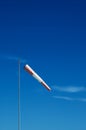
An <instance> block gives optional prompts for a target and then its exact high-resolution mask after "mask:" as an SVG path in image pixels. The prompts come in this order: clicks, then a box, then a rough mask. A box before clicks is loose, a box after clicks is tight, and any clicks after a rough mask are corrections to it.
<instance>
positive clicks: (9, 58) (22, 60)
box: [0, 55, 27, 63]
mask: <svg viewBox="0 0 86 130" xmlns="http://www.w3.org/2000/svg"><path fill="white" fill-rule="evenodd" d="M0 58H1V59H4V60H9V61H18V60H20V62H21V63H26V62H27V60H26V59H22V58H20V57H17V56H9V55H2V56H0Z"/></svg>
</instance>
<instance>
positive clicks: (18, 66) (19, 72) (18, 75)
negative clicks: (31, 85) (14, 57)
mask: <svg viewBox="0 0 86 130" xmlns="http://www.w3.org/2000/svg"><path fill="white" fill-rule="evenodd" d="M18 130H20V60H18Z"/></svg>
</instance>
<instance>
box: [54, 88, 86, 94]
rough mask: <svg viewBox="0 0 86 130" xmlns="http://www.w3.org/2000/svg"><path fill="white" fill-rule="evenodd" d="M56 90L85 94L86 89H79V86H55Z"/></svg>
mask: <svg viewBox="0 0 86 130" xmlns="http://www.w3.org/2000/svg"><path fill="white" fill-rule="evenodd" d="M54 89H55V90H57V91H61V92H68V93H78V92H85V91H86V87H83V86H82V87H78V86H66V87H59V86H54Z"/></svg>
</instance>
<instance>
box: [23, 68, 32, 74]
mask: <svg viewBox="0 0 86 130" xmlns="http://www.w3.org/2000/svg"><path fill="white" fill-rule="evenodd" d="M25 70H26V71H28V72H29V73H30V74H31V75H33V72H32V71H31V70H30V69H28V68H27V67H26V66H25Z"/></svg>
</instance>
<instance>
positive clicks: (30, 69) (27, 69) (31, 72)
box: [25, 65, 51, 91]
mask: <svg viewBox="0 0 86 130" xmlns="http://www.w3.org/2000/svg"><path fill="white" fill-rule="evenodd" d="M25 70H26V71H28V72H29V73H30V74H31V75H32V76H33V77H34V78H35V79H36V80H38V81H39V82H40V83H41V84H42V85H43V86H44V87H46V88H47V89H48V90H49V91H50V90H51V89H50V87H49V86H48V85H47V84H46V83H45V82H44V81H43V79H42V78H41V77H40V76H39V75H38V74H37V73H36V72H35V71H34V70H33V69H32V68H31V67H30V66H29V65H25Z"/></svg>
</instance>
